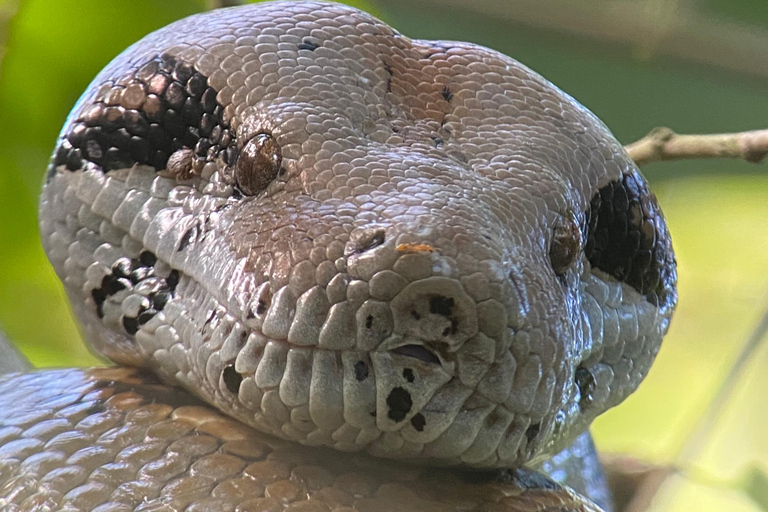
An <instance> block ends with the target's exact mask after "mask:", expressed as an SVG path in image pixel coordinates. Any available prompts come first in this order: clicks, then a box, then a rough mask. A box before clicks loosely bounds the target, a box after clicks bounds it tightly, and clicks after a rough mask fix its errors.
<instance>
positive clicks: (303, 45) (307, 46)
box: [299, 38, 320, 52]
mask: <svg viewBox="0 0 768 512" xmlns="http://www.w3.org/2000/svg"><path fill="white" fill-rule="evenodd" d="M319 47H320V45H319V44H317V43H314V42H312V41H311V40H309V39H307V38H305V39H304V40H303V41H302V42H300V43H299V50H309V51H311V52H313V51H315V50H317V49H318V48H319Z"/></svg>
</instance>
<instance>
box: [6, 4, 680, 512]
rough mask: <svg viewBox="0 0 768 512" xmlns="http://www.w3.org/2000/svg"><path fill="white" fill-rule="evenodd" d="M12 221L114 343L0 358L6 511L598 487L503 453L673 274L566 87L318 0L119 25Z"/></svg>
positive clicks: (586, 420)
mask: <svg viewBox="0 0 768 512" xmlns="http://www.w3.org/2000/svg"><path fill="white" fill-rule="evenodd" d="M39 225H40V233H41V238H42V243H43V247H44V249H45V251H46V254H47V256H48V258H49V260H50V262H51V264H52V265H53V268H54V269H55V271H56V273H57V274H58V276H59V277H60V279H61V281H62V283H63V285H64V288H65V290H66V294H67V296H68V298H69V300H70V302H71V307H72V310H73V312H74V314H75V316H76V317H77V319H78V321H79V324H80V328H81V331H82V333H83V337H84V339H85V340H86V341H87V343H88V344H89V346H90V348H91V349H92V350H93V351H94V352H95V353H97V354H99V355H101V356H103V357H104V358H106V359H108V360H110V361H112V362H114V363H115V364H116V365H117V366H114V367H109V368H92V369H59V370H44V371H37V372H31V373H22V374H14V375H10V376H8V377H5V378H3V379H2V380H1V381H0V397H1V398H0V503H2V504H3V506H4V507H5V508H4V509H6V510H12V511H21V510H59V509H61V510H94V511H98V512H105V511H124V510H136V511H139V510H142V511H144V510H188V511H193V510H238V511H247V510H260V511H272V510H291V511H310V510H311V511H314V510H318V511H320V510H338V511H340V512H341V511H351V510H358V511H360V512H364V511H369V510H370V511H373V510H414V511H415V510H421V511H424V510H478V511H479V510H489V511H490V510H493V511H496V510H553V511H554V510H594V509H595V508H593V507H594V505H592V504H590V503H589V502H588V501H587V500H585V499H582V498H581V497H579V496H577V495H576V494H575V493H573V492H571V491H570V490H568V489H567V488H566V487H564V486H559V485H556V484H553V483H552V482H551V481H549V480H547V479H545V478H544V477H541V476H539V475H538V474H537V473H535V472H532V471H529V470H526V469H524V468H523V466H531V465H535V464H538V463H541V462H542V461H544V460H546V459H547V458H548V457H551V456H553V455H554V454H556V453H558V452H559V451H561V450H563V449H565V448H567V447H568V446H569V445H571V444H572V443H573V442H574V440H576V439H577V438H579V436H581V435H582V433H583V432H584V431H585V430H586V429H587V428H588V426H589V424H590V423H591V422H592V420H593V419H594V418H595V417H596V416H597V415H599V414H600V413H602V412H603V411H605V410H606V409H608V408H610V407H613V406H615V405H617V404H619V403H620V402H621V401H622V400H624V398H626V397H627V396H628V395H629V394H630V393H632V392H633V391H634V390H635V389H636V388H637V386H638V385H639V383H640V382H641V381H642V379H643V378H644V377H645V375H646V374H647V373H648V370H649V368H650V366H651V364H652V362H653V359H654V357H655V356H656V354H657V352H658V350H659V347H660V343H661V340H662V338H663V337H664V335H665V334H666V332H667V330H668V328H669V323H670V320H671V317H672V313H673V311H674V309H675V305H676V302H677V291H676V281H677V274H676V263H675V257H674V252H673V249H672V245H671V240H670V236H669V230H668V228H667V225H666V221H665V219H664V216H663V213H662V211H661V209H660V207H659V205H658V202H657V200H656V197H655V196H654V194H653V193H652V192H651V191H650V190H649V187H648V184H647V182H646V180H645V179H644V178H643V176H642V175H641V174H640V172H639V170H638V168H637V166H636V165H635V163H634V162H633V161H632V160H631V158H630V157H629V156H628V155H627V153H626V152H625V151H624V149H623V147H622V146H621V144H620V143H619V142H618V141H617V140H616V139H615V138H614V137H613V135H612V134H611V133H610V131H609V130H608V128H607V127H606V126H605V125H604V124H603V123H602V122H601V121H600V120H599V119H598V118H597V117H596V116H595V115H594V114H592V113H591V112H590V111H588V110H587V109H586V108H585V107H583V106H582V105H580V104H579V103H578V102H576V101H575V100H574V99H573V98H571V97H570V96H568V95H567V94H566V93H564V92H562V91H561V90H560V89H558V88H557V87H555V86H554V85H553V84H551V83H550V82H548V81H547V80H546V79H544V78H543V77H541V76H540V75H538V74H537V73H535V72H534V71H532V70H530V69H529V68H527V67H525V66H524V65H523V64H521V63H519V62H517V61H515V60H513V59H511V58H509V57H507V56H505V55H502V54H500V53H498V52H496V51H493V50H491V49H487V48H484V47H481V46H478V45H475V44H470V43H463V42H453V41H426V40H417V39H409V38H407V37H405V36H403V35H401V34H400V33H398V32H397V31H396V30H394V29H393V28H391V27H389V26H387V25H386V24H384V23H383V22H381V21H379V20H377V19H376V18H374V17H373V16H371V15H369V14H367V13H364V12H362V11H359V10H357V9H354V8H352V7H347V6H343V5H339V4H335V3H328V2H315V1H297V2H285V1H279V2H266V3H258V4H252V5H246V6H240V7H235V8H229V9H221V10H216V11H212V12H208V13H203V14H199V15H194V16H192V17H189V18H186V19H183V20H181V21H178V22H175V23H173V24H171V25H168V26H167V27H164V28H162V29H160V30H158V31H156V32H154V33H152V34H150V35H148V36H146V37H145V38H143V39H142V40H140V41H139V42H137V43H135V44H134V45H132V46H130V47H129V48H128V49H127V50H125V51H124V52H123V53H122V54H121V55H119V56H118V57H117V58H115V59H114V60H113V61H112V62H111V63H110V64H109V65H107V67H106V68H104V70H103V71H102V72H100V73H99V74H98V75H97V76H96V78H95V79H94V80H93V82H92V83H91V85H90V86H89V87H88V89H87V90H86V91H85V93H84V94H83V95H82V97H81V98H80V99H79V100H78V102H77V103H76V105H75V107H74V109H73V110H72V112H71V114H70V115H69V117H68V119H67V121H66V123H65V125H64V127H63V129H62V131H61V134H60V136H59V139H58V141H57V144H56V148H55V150H54V153H53V156H52V158H51V163H50V165H49V167H48V170H47V174H46V178H45V183H44V185H43V188H42V193H41V197H40V203H39ZM489 474H493V475H496V477H494V478H489V477H488V476H487V475H489ZM498 475H505V476H504V477H503V478H501V477H499V476H498Z"/></svg>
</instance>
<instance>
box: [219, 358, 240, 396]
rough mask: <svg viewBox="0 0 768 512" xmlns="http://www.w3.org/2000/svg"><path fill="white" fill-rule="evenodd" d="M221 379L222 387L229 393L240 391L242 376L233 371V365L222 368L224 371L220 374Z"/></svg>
mask: <svg viewBox="0 0 768 512" xmlns="http://www.w3.org/2000/svg"><path fill="white" fill-rule="evenodd" d="M221 378H222V380H224V385H225V386H227V390H229V392H230V393H237V392H238V391H239V390H240V383H241V382H243V376H242V375H240V374H239V373H238V372H237V370H235V365H234V364H229V365H227V366H225V367H224V371H223V372H222V373H221Z"/></svg>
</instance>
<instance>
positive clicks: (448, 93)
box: [440, 85, 453, 103]
mask: <svg viewBox="0 0 768 512" xmlns="http://www.w3.org/2000/svg"><path fill="white" fill-rule="evenodd" d="M440 94H442V96H443V99H444V100H445V101H447V102H448V103H450V102H451V100H452V99H453V93H452V92H451V89H450V88H449V87H448V86H447V85H446V86H445V87H443V91H442V92H441V93H440Z"/></svg>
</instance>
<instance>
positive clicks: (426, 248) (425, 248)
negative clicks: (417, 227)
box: [397, 244, 435, 253]
mask: <svg viewBox="0 0 768 512" xmlns="http://www.w3.org/2000/svg"><path fill="white" fill-rule="evenodd" d="M397 252H404V253H415V252H435V249H434V247H432V246H431V245H427V244H400V245H398V246H397Z"/></svg>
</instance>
